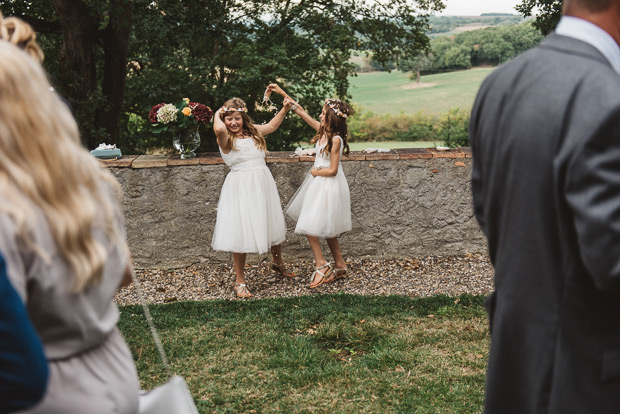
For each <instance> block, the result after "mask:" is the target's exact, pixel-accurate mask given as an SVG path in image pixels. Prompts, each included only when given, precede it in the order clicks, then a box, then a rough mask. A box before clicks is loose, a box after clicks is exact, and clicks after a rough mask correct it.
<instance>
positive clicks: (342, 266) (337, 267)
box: [325, 237, 347, 283]
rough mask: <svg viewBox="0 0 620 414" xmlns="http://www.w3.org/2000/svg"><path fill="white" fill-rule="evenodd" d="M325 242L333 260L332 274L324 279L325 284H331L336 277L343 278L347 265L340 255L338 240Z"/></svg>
mask: <svg viewBox="0 0 620 414" xmlns="http://www.w3.org/2000/svg"><path fill="white" fill-rule="evenodd" d="M325 240H326V241H327V245H328V246H329V250H330V251H331V252H332V256H333V258H334V272H333V273H332V274H331V275H329V277H327V278H326V279H325V283H329V282H333V281H334V280H336V279H339V277H338V276H344V275H345V274H346V273H347V265H346V263H345V262H344V259H343V258H342V253H341V252H340V243H338V239H337V238H335V237H334V238H331V239H325Z"/></svg>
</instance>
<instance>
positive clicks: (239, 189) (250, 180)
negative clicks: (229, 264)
mask: <svg viewBox="0 0 620 414" xmlns="http://www.w3.org/2000/svg"><path fill="white" fill-rule="evenodd" d="M235 147H237V150H231V151H230V152H229V153H228V154H224V153H223V152H222V150H221V148H220V153H221V155H222V159H223V160H224V162H225V163H226V165H228V166H229V167H230V172H229V173H228V175H227V176H226V179H225V180H224V184H223V185H222V191H221V193H220V200H219V202H218V205H217V220H216V223H215V229H214V231H213V240H212V241H211V247H212V248H213V249H214V250H220V251H226V252H234V253H259V254H262V253H266V252H268V251H269V249H270V248H271V246H273V245H277V244H280V243H282V242H283V241H284V238H285V236H286V225H285V223H284V214H283V213H282V206H281V204H280V196H279V195H278V189H277V187H276V183H275V181H274V179H273V175H271V171H269V168H267V164H266V163H265V151H264V150H259V149H258V148H257V147H256V145H255V144H254V140H253V139H252V138H244V139H237V140H236V141H235Z"/></svg>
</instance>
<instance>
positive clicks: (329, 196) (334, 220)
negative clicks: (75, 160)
mask: <svg viewBox="0 0 620 414" xmlns="http://www.w3.org/2000/svg"><path fill="white" fill-rule="evenodd" d="M286 214H287V215H288V216H289V217H291V218H292V219H293V220H296V221H297V225H296V226H295V233H300V234H307V235H310V236H316V237H326V238H333V237H338V236H339V235H341V234H342V233H344V232H347V231H349V230H351V227H352V226H351V195H350V193H349V184H348V183H347V179H346V177H345V176H344V173H343V172H342V168H339V169H338V173H337V174H336V175H335V176H333V177H313V176H312V174H310V173H308V175H307V176H306V178H305V180H304V182H303V183H302V184H301V186H300V187H299V189H298V190H297V192H296V193H295V195H293V198H291V201H290V202H289V204H288V207H287V208H286Z"/></svg>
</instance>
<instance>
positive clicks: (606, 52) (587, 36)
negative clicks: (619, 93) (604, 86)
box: [555, 16, 620, 73]
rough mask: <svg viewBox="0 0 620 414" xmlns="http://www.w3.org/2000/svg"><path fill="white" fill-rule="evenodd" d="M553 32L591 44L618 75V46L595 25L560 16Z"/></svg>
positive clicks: (619, 57) (619, 56)
mask: <svg viewBox="0 0 620 414" xmlns="http://www.w3.org/2000/svg"><path fill="white" fill-rule="evenodd" d="M555 32H556V33H557V34H559V35H562V36H568V37H572V38H574V39H578V40H582V41H584V42H586V43H589V44H591V45H592V46H594V47H595V48H597V49H598V50H599V52H601V53H602V54H603V56H605V57H606V58H607V60H608V61H609V63H610V64H611V66H612V67H613V68H614V70H615V71H616V72H618V73H620V46H618V44H617V43H616V41H615V40H614V39H613V37H611V36H610V35H609V33H607V32H606V31H605V30H603V29H601V28H600V27H598V26H597V25H595V24H593V23H590V22H588V21H586V20H583V19H579V18H577V17H572V16H562V19H560V23H558V26H557V27H556V28H555Z"/></svg>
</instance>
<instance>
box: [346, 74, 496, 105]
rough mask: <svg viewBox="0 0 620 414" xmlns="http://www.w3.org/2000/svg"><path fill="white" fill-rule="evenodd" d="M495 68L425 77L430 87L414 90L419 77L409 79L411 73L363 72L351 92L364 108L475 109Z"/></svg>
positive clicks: (353, 83)
mask: <svg viewBox="0 0 620 414" xmlns="http://www.w3.org/2000/svg"><path fill="white" fill-rule="evenodd" d="M494 69H495V68H474V69H470V70H464V71H457V72H449V73H441V74H435V75H428V76H423V77H422V79H421V83H422V84H426V85H429V87H424V88H411V89H407V87H408V86H411V85H414V84H415V80H411V79H409V76H411V72H408V73H402V72H400V71H392V72H391V73H388V72H369V73H360V74H358V76H357V77H352V78H351V79H350V82H351V87H350V88H349V93H351V95H352V98H353V99H352V100H353V102H354V103H356V104H358V105H361V106H362V111H372V112H374V113H378V114H384V113H392V114H398V113H400V112H403V113H405V114H412V113H416V112H419V111H424V112H428V113H429V114H443V113H446V112H448V110H449V109H454V108H461V109H469V108H471V106H472V105H473V102H474V98H475V96H476V93H477V92H478V89H479V88H480V84H481V83H482V81H483V80H484V78H485V77H486V76H487V75H488V74H489V73H491V72H492V71H493V70H494ZM430 85H432V86H430Z"/></svg>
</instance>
